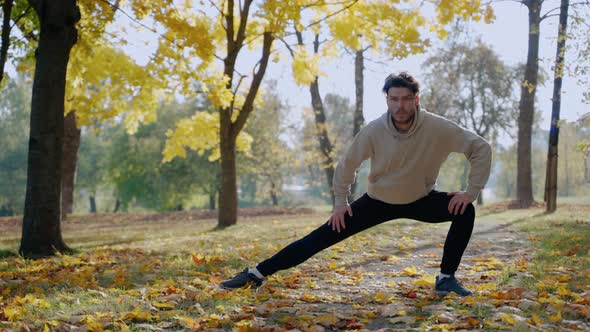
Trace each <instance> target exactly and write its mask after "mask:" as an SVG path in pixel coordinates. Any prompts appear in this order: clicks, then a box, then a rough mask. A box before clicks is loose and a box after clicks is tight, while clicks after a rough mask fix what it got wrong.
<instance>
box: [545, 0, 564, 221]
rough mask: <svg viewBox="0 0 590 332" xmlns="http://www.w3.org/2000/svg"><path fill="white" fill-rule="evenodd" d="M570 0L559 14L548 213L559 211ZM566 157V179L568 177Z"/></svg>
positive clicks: (548, 174)
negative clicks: (558, 176)
mask: <svg viewBox="0 0 590 332" xmlns="http://www.w3.org/2000/svg"><path fill="white" fill-rule="evenodd" d="M568 8H569V0H561V9H560V12H559V28H558V33H557V54H556V56H555V74H554V76H555V78H554V82H553V105H552V109H551V129H550V131H549V148H548V151H547V174H546V178H545V197H546V202H547V206H546V207H547V209H546V211H547V213H552V212H555V210H556V209H557V161H558V155H557V148H558V143H559V142H558V141H559V112H560V108H561V84H562V79H563V64H564V57H565V41H566V39H567V34H566V31H567V12H568ZM566 151H567V148H566ZM567 171H568V170H567V156H566V177H567Z"/></svg>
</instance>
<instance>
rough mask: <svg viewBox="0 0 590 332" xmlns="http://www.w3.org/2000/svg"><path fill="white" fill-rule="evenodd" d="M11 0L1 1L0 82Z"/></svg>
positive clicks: (7, 42) (8, 40)
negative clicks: (0, 42)
mask: <svg viewBox="0 0 590 332" xmlns="http://www.w3.org/2000/svg"><path fill="white" fill-rule="evenodd" d="M12 5H13V0H4V2H3V3H2V44H1V45H0V83H2V79H3V78H4V66H5V65H6V60H8V48H9V47H10V30H11V29H10V14H11V13H12Z"/></svg>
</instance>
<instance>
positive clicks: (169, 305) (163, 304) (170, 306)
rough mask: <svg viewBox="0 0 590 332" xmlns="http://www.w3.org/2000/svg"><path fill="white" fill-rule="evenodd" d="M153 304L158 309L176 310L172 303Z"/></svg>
mask: <svg viewBox="0 0 590 332" xmlns="http://www.w3.org/2000/svg"><path fill="white" fill-rule="evenodd" d="M152 304H153V305H154V307H156V308H158V309H174V305H172V304H170V303H163V302H152Z"/></svg>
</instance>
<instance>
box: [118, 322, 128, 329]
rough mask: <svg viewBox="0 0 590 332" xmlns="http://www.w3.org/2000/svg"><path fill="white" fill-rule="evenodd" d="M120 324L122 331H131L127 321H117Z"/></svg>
mask: <svg viewBox="0 0 590 332" xmlns="http://www.w3.org/2000/svg"><path fill="white" fill-rule="evenodd" d="M117 324H118V325H119V328H121V332H127V331H129V326H127V324H125V322H123V321H121V322H118V323H117Z"/></svg>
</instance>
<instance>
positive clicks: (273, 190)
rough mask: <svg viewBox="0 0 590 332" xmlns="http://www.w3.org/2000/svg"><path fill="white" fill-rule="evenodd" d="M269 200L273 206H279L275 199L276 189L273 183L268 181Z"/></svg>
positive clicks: (277, 200) (276, 198) (277, 199)
mask: <svg viewBox="0 0 590 332" xmlns="http://www.w3.org/2000/svg"><path fill="white" fill-rule="evenodd" d="M270 199H271V200H272V205H273V206H278V205H279V198H278V197H277V189H276V184H275V182H274V181H272V180H271V181H270Z"/></svg>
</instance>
